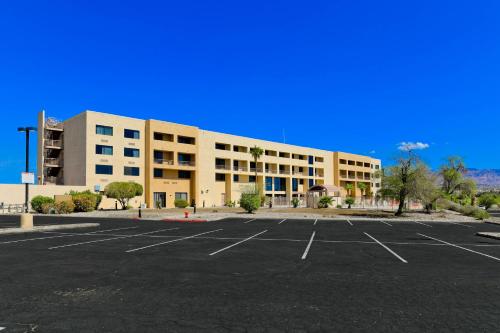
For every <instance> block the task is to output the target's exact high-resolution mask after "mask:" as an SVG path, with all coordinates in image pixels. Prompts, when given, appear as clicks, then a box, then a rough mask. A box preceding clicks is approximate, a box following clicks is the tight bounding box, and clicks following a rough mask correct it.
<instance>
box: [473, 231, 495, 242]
mask: <svg viewBox="0 0 500 333" xmlns="http://www.w3.org/2000/svg"><path fill="white" fill-rule="evenodd" d="M476 235H477V236H481V237H486V238H493V239H499V240H500V232H478V233H476Z"/></svg>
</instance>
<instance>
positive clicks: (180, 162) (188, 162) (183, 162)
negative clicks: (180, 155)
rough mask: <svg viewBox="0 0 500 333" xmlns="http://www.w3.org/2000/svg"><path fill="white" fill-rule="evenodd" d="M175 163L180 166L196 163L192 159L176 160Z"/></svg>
mask: <svg viewBox="0 0 500 333" xmlns="http://www.w3.org/2000/svg"><path fill="white" fill-rule="evenodd" d="M177 164H179V165H180V166H195V165H196V163H195V162H194V161H178V162H177Z"/></svg>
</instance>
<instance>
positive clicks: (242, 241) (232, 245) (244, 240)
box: [209, 230, 267, 256]
mask: <svg viewBox="0 0 500 333" xmlns="http://www.w3.org/2000/svg"><path fill="white" fill-rule="evenodd" d="M265 232H267V230H264V231H262V232H259V233H258V234H255V235H253V236H250V237H248V238H245V239H243V240H241V241H239V242H237V243H234V244H231V245H229V246H226V247H225V248H222V249H220V250H217V251H215V252H212V253H210V254H209V255H210V256H213V255H215V254H217V253H220V252H222V251H225V250H227V249H230V248H232V247H234V246H236V245H239V244H241V243H244V242H246V241H248V240H250V239H252V238H255V237H257V236H259V235H262V234H263V233H265Z"/></svg>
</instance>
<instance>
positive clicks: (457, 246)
mask: <svg viewBox="0 0 500 333" xmlns="http://www.w3.org/2000/svg"><path fill="white" fill-rule="evenodd" d="M417 235H420V236H423V237H426V238H428V239H432V240H434V241H436V242H440V243H443V244H446V245H449V246H453V247H456V248H458V249H462V250H465V251H468V252H472V253H475V254H479V255H481V256H485V257H488V258H490V259H493V260H497V261H500V258H497V257H493V256H490V255H489V254H486V253H482V252H479V251H474V250H471V249H468V248H466V247H462V246H459V245H456V244H452V243H448V242H446V241H444V240H441V239H437V238H434V237H431V236H427V235H424V234H419V233H417Z"/></svg>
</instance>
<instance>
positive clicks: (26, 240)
mask: <svg viewBox="0 0 500 333" xmlns="http://www.w3.org/2000/svg"><path fill="white" fill-rule="evenodd" d="M135 228H138V227H131V228H119V229H106V230H99V231H93V232H87V233H76V234H64V235H60V236H49V237H35V238H28V239H18V240H13V241H5V242H0V244H11V243H22V242H29V241H35V240H42V239H52V238H62V237H74V236H85V235H92V234H97V233H100V232H106V231H115V230H124V229H135Z"/></svg>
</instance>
